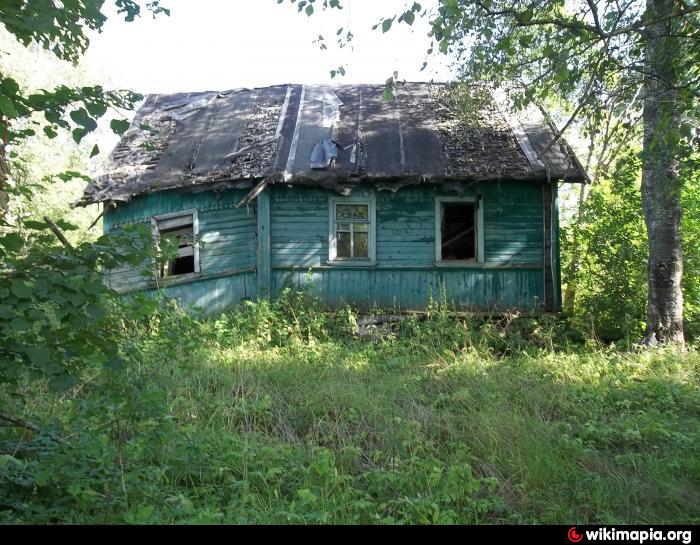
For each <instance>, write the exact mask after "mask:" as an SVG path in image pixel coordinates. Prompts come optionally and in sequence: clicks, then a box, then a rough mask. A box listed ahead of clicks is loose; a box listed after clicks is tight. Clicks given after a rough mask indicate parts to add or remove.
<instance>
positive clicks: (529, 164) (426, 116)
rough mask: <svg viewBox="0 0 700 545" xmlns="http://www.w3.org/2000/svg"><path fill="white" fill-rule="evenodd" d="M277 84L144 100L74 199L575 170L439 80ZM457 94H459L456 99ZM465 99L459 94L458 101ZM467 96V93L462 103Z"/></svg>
mask: <svg viewBox="0 0 700 545" xmlns="http://www.w3.org/2000/svg"><path fill="white" fill-rule="evenodd" d="M384 89H385V87H384V86H383V85H332V86H331V85H278V86H273V87H265V88H258V89H234V90H230V91H224V92H201V93H177V94H160V95H149V96H148V97H147V98H146V100H145V102H144V104H143V105H142V106H141V108H140V109H139V110H138V112H137V113H136V116H135V118H134V121H133V123H132V124H131V127H130V128H129V129H128V130H127V132H126V133H125V134H124V135H123V137H122V138H121V141H120V142H119V144H118V145H117V146H116V147H115V149H114V150H113V151H112V153H111V154H110V156H109V158H108V160H107V163H106V165H105V168H104V171H103V173H102V174H101V175H100V176H98V177H97V178H95V180H94V181H93V183H91V184H90V185H89V186H88V187H87V188H86V190H85V193H84V195H83V197H82V198H81V200H80V201H79V203H77V204H82V205H86V204H90V203H96V202H104V201H128V200H130V199H131V198H132V197H133V196H135V195H139V194H143V193H148V192H153V191H160V190H163V189H170V188H177V187H193V188H196V189H197V190H199V189H223V188H227V187H250V186H251V185H253V184H259V183H260V182H263V183H305V184H314V185H320V186H324V187H331V188H333V189H336V190H337V191H339V192H341V193H345V192H347V191H349V188H351V187H352V185H354V184H355V183H356V182H358V181H368V180H369V181H374V182H376V183H377V184H378V185H379V187H380V188H388V189H394V190H395V189H396V188H398V187H400V186H401V185H405V184H407V183H425V182H428V183H429V182H442V181H446V180H474V181H476V180H498V179H503V180H505V179H523V180H526V179H530V180H532V179H551V180H567V181H572V182H581V181H584V180H585V179H586V175H585V172H584V171H583V169H582V168H581V165H580V164H579V162H578V161H577V160H576V157H575V156H574V154H573V152H572V150H571V149H570V147H569V146H568V145H567V144H566V142H565V141H564V140H563V139H560V140H558V141H557V142H556V143H554V144H552V142H553V140H554V139H555V136H554V133H555V131H554V130H553V128H552V127H551V126H550V125H549V124H547V123H546V122H544V121H543V120H534V121H533V120H529V121H522V120H517V119H515V118H513V117H512V116H510V115H508V114H507V113H506V112H505V109H503V108H499V106H498V105H497V103H496V101H495V100H494V99H493V97H492V96H491V95H490V94H488V93H486V92H484V91H483V90H482V91H477V90H475V91H474V94H473V98H474V100H467V101H466V104H467V107H466V108H465V101H464V100H461V101H458V100H456V99H455V96H456V95H455V94H454V93H453V92H451V88H450V86H449V85H447V84H433V83H405V84H402V85H399V86H398V87H397V92H396V93H395V96H394V98H392V99H391V100H386V99H385V98H384V97H383V93H384ZM467 94H468V93H467ZM462 96H464V95H462ZM467 99H469V97H467Z"/></svg>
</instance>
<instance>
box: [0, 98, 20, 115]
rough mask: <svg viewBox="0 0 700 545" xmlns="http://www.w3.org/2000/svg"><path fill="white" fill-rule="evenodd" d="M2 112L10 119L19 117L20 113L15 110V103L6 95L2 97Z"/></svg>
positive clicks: (0, 105) (0, 108)
mask: <svg viewBox="0 0 700 545" xmlns="http://www.w3.org/2000/svg"><path fill="white" fill-rule="evenodd" d="M0 111H1V112H2V113H3V114H5V115H6V116H7V117H8V118H9V119H12V118H13V117H17V116H18V115H19V112H18V111H17V108H15V105H14V103H13V102H12V101H11V100H10V99H9V98H7V97H6V96H4V95H0Z"/></svg>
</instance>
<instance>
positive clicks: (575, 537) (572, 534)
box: [566, 526, 583, 543]
mask: <svg viewBox="0 0 700 545" xmlns="http://www.w3.org/2000/svg"><path fill="white" fill-rule="evenodd" d="M566 535H567V537H568V538H569V541H571V542H572V543H578V542H579V541H581V540H582V539H583V534H579V533H578V532H577V531H576V526H572V527H571V528H569V532H568V533H567V534H566Z"/></svg>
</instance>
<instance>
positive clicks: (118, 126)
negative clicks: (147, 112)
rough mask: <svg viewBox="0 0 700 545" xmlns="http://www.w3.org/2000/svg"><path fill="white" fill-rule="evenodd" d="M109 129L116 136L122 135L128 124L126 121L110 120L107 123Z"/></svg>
mask: <svg viewBox="0 0 700 545" xmlns="http://www.w3.org/2000/svg"><path fill="white" fill-rule="evenodd" d="M109 128H110V129H112V131H113V132H114V133H116V134H118V135H120V136H121V135H122V134H124V133H125V132H126V130H127V129H128V128H129V122H128V121H127V120H126V119H112V121H110V122H109Z"/></svg>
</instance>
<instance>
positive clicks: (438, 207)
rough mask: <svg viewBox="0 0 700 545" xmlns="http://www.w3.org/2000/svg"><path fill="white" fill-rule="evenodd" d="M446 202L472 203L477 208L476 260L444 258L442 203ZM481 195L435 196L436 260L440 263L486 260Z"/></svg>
mask: <svg viewBox="0 0 700 545" xmlns="http://www.w3.org/2000/svg"><path fill="white" fill-rule="evenodd" d="M444 203H465V204H467V203H471V204H473V205H474V208H475V214H476V218H475V220H476V221H475V222H474V226H475V228H476V233H475V234H474V243H475V244H476V260H474V259H448V260H443V259H442V205H443V204H444ZM483 204H484V203H483V199H482V198H481V197H436V198H435V262H436V263H438V264H440V265H456V266H459V265H465V264H470V263H472V264H473V263H478V264H481V263H483V262H484V206H483Z"/></svg>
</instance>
